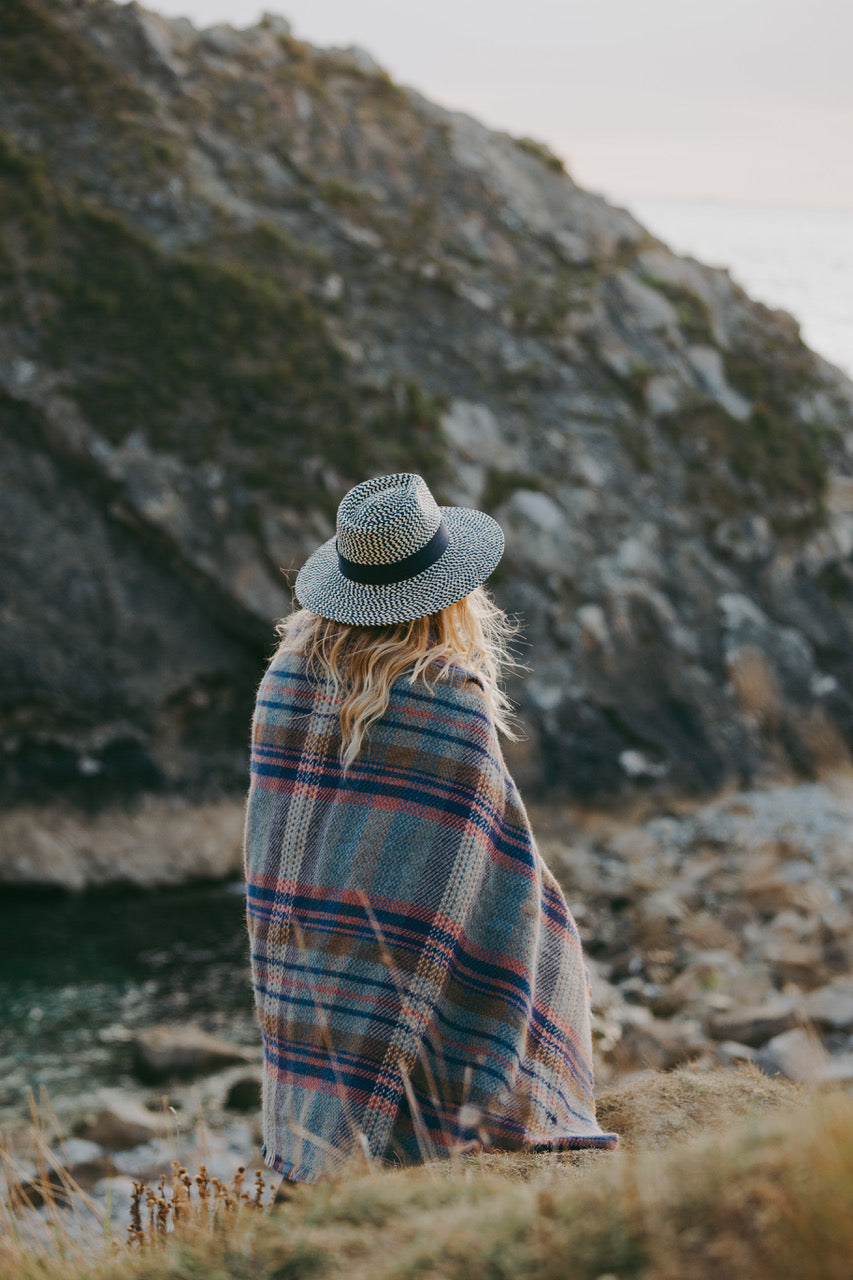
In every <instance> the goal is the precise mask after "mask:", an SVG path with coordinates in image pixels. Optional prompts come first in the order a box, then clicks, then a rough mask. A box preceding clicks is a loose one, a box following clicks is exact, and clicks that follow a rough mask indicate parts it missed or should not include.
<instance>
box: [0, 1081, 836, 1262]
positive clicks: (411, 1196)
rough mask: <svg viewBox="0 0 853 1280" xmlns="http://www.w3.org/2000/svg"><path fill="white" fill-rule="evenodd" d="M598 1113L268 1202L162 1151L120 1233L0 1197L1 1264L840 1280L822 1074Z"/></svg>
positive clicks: (667, 1088)
mask: <svg viewBox="0 0 853 1280" xmlns="http://www.w3.org/2000/svg"><path fill="white" fill-rule="evenodd" d="M598 1116H599V1120H600V1122H601V1123H602V1125H603V1127H605V1128H608V1129H611V1128H612V1129H615V1130H617V1131H619V1132H620V1133H621V1135H622V1144H621V1147H620V1148H619V1149H618V1150H617V1151H611V1152H601V1151H594V1150H584V1151H578V1152H572V1153H567V1154H564V1155H559V1156H553V1155H543V1154H536V1155H527V1156H525V1155H520V1154H508V1153H502V1154H489V1155H481V1156H473V1157H465V1158H460V1159H458V1160H455V1161H448V1162H446V1163H443V1164H440V1165H425V1166H422V1167H418V1168H414V1169H408V1170H396V1171H394V1170H387V1169H383V1170H379V1169H371V1168H367V1167H365V1166H364V1165H363V1164H358V1165H353V1166H352V1167H351V1168H350V1169H349V1170H347V1172H346V1174H345V1175H341V1176H339V1177H337V1178H335V1179H330V1180H329V1181H327V1182H325V1183H320V1184H317V1185H316V1186H313V1187H311V1186H305V1185H290V1184H288V1191H289V1196H288V1198H287V1199H286V1200H285V1201H284V1202H283V1203H279V1204H276V1205H275V1206H274V1207H272V1208H270V1207H269V1189H270V1187H269V1184H268V1183H267V1184H266V1187H265V1188H264V1189H262V1190H261V1191H260V1192H259V1193H256V1192H255V1188H254V1185H253V1184H252V1183H251V1180H248V1179H247V1180H246V1181H245V1183H244V1181H243V1176H242V1173H241V1172H240V1171H239V1170H238V1173H237V1174H236V1175H235V1179H234V1180H232V1181H231V1183H228V1184H220V1185H219V1187H216V1186H215V1185H214V1184H213V1182H212V1180H210V1179H206V1178H205V1175H204V1172H203V1171H201V1170H200V1171H199V1174H197V1175H195V1176H194V1177H193V1176H191V1175H189V1174H188V1173H187V1172H186V1171H181V1170H179V1169H177V1168H173V1169H172V1170H171V1171H170V1172H169V1173H168V1174H167V1176H166V1177H165V1178H164V1179H163V1185H162V1186H160V1187H157V1186H155V1187H153V1188H151V1189H150V1190H151V1192H152V1197H153V1200H152V1203H151V1217H150V1218H149V1217H148V1213H149V1207H148V1204H147V1203H146V1201H147V1200H148V1199H149V1197H148V1196H147V1191H146V1190H145V1189H140V1192H139V1195H138V1205H139V1212H138V1214H137V1215H135V1216H134V1215H132V1214H131V1215H130V1223H129V1225H130V1228H131V1230H130V1231H129V1233H128V1234H129V1237H130V1240H131V1245H130V1247H128V1245H127V1244H125V1243H124V1242H123V1241H122V1240H119V1239H116V1241H115V1242H114V1243H111V1242H110V1240H109V1238H108V1236H109V1233H106V1236H105V1233H104V1232H103V1230H102V1229H101V1236H100V1238H101V1240H104V1239H106V1248H104V1247H100V1248H98V1247H97V1245H96V1242H95V1241H94V1240H92V1241H91V1242H89V1243H88V1244H87V1243H85V1242H82V1241H81V1240H79V1239H78V1240H75V1239H73V1238H72V1237H71V1234H70V1233H69V1232H68V1231H67V1229H65V1228H64V1227H63V1215H62V1213H61V1212H59V1211H56V1213H53V1212H51V1213H48V1214H47V1215H46V1216H47V1218H48V1219H51V1218H52V1219H53V1221H54V1231H53V1233H52V1234H50V1233H49V1234H48V1235H47V1236H45V1238H44V1239H43V1240H42V1241H41V1243H39V1242H38V1241H36V1240H33V1239H32V1238H30V1237H29V1236H28V1233H27V1231H26V1227H25V1224H24V1223H23V1222H22V1219H25V1218H26V1217H27V1215H26V1214H21V1213H20V1212H18V1213H17V1214H15V1215H14V1216H13V1215H10V1213H9V1211H8V1210H6V1212H5V1217H6V1222H5V1224H4V1226H5V1232H4V1236H3V1239H2V1243H0V1264H2V1268H3V1275H4V1280H37V1278H41V1277H51V1278H52V1280H84V1278H85V1280H119V1278H121V1280H136V1278H139V1280H142V1277H145V1280H179V1278H180V1280H191V1278H193V1277H199V1280H201V1278H202V1277H204V1278H205V1280H208V1278H210V1280H244V1278H245V1280H248V1278H249V1277H252V1278H253V1280H300V1278H303V1277H304V1278H305V1280H308V1278H309V1277H315V1276H318V1277H319V1276H323V1277H337V1276H341V1277H344V1276H345V1277H347V1280H404V1278H405V1280H410V1278H413V1277H432V1278H433V1280H435V1278H437V1277H441V1278H442V1280H472V1278H473V1277H477V1278H478V1280H479V1277H483V1278H484V1280H557V1278H558V1277H563V1276H568V1275H571V1276H572V1277H573V1280H596V1278H597V1277H602V1276H604V1275H613V1276H618V1277H620V1278H621V1277H642V1278H643V1280H684V1277H688V1276H689V1277H690V1280H705V1277H707V1278H708V1280H712V1278H713V1280H716V1278H717V1277H719V1276H721V1275H723V1276H725V1277H726V1280H738V1278H740V1277H743V1278H744V1280H746V1278H748V1280H771V1278H772V1280H842V1277H844V1280H846V1277H847V1276H848V1275H849V1257H850V1253H851V1250H853V1099H851V1098H850V1097H848V1096H846V1095H844V1094H843V1093H842V1092H841V1091H840V1090H838V1089H837V1088H835V1089H831V1090H828V1091H826V1092H824V1093H811V1092H809V1091H807V1090H805V1089H804V1088H802V1087H800V1086H795V1085H792V1084H789V1083H787V1082H784V1081H781V1080H772V1079H768V1078H766V1077H764V1076H762V1075H761V1074H760V1073H759V1072H758V1071H757V1070H756V1069H755V1068H754V1067H752V1066H749V1065H747V1066H743V1067H741V1068H739V1069H737V1070H734V1071H726V1070H723V1069H718V1070H715V1071H710V1072H693V1071H691V1070H690V1069H689V1067H680V1068H678V1069H677V1070H675V1071H672V1072H667V1073H658V1074H654V1075H650V1076H644V1077H641V1078H639V1079H636V1080H634V1081H633V1082H631V1083H628V1084H626V1085H624V1086H622V1087H615V1088H612V1089H610V1090H607V1091H604V1092H602V1093H601V1094H600V1096H599V1100H598ZM276 1181H277V1179H275V1178H274V1179H273V1183H274V1182H276ZM265 1191H266V1194H264V1192H265ZM228 1201H230V1204H228V1203H226V1202H228ZM164 1206H165V1209H164ZM176 1207H177V1214H176V1212H175V1209H176ZM158 1223H159V1224H160V1226H158ZM161 1227H162V1229H161ZM63 1233H64V1234H63Z"/></svg>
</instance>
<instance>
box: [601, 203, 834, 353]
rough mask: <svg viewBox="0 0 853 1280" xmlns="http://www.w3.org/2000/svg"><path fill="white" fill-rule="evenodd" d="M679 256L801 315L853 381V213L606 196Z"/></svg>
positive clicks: (806, 331)
mask: <svg viewBox="0 0 853 1280" xmlns="http://www.w3.org/2000/svg"><path fill="white" fill-rule="evenodd" d="M608 198H609V199H610V200H611V201H612V202H613V203H617V204H620V205H622V206H623V207H624V208H626V209H629V210H630V211H631V213H633V214H634V216H635V217H636V218H638V219H639V221H640V222H642V224H643V225H644V226H645V227H647V228H648V230H649V231H651V232H652V233H653V234H654V235H656V236H659V237H660V239H661V240H663V241H665V242H666V243H667V244H668V245H669V246H670V248H671V249H673V250H674V251H675V252H676V253H680V254H688V255H691V256H693V257H695V258H698V259H699V260H700V261H701V262H704V263H706V264H707V265H709V266H715V267H726V268H728V270H729V271H730V272H731V275H732V278H733V279H734V280H736V281H737V283H738V284H739V285H741V286H742V287H743V288H744V289H745V290H746V291H747V293H748V294H750V296H751V297H753V298H755V299H756V300H757V301H758V302H763V303H765V305H767V306H769V307H774V308H777V307H780V308H782V309H784V310H785V311H789V312H790V313H791V314H792V315H793V316H795V317H796V319H797V321H798V322H799V325H800V331H801V333H802V336H803V340H804V342H806V343H807V344H808V345H809V346H810V347H812V348H813V349H814V350H815V351H816V352H818V354H819V355H821V356H823V357H824V358H825V359H826V360H829V361H831V362H832V363H833V364H835V365H838V367H839V368H841V369H843V370H844V372H845V373H846V374H847V375H848V376H849V377H853V209H849V210H848V209H820V208H806V207H794V206H790V207H789V206H781V205H759V204H736V203H734V202H729V201H723V200H710V199H708V200H677V199H649V198H646V197H642V198H631V197H619V198H616V197H613V196H610V197H608Z"/></svg>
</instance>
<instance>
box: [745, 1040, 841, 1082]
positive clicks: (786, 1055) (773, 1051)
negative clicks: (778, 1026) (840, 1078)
mask: <svg viewBox="0 0 853 1280" xmlns="http://www.w3.org/2000/svg"><path fill="white" fill-rule="evenodd" d="M754 1061H755V1063H756V1065H757V1066H759V1067H761V1069H762V1071H765V1072H767V1074H768V1075H783V1076H787V1078H788V1079H789V1080H797V1081H799V1082H801V1083H808V1082H813V1081H816V1080H818V1079H819V1078H820V1077H821V1076H822V1074H823V1072H824V1071H825V1070H826V1068H827V1067H828V1066H829V1055H828V1054H827V1052H826V1050H825V1049H824V1048H823V1046H822V1045H821V1043H820V1041H819V1040H818V1039H817V1037H816V1036H814V1035H813V1034H812V1033H810V1032H808V1031H806V1030H805V1029H804V1028H803V1027H794V1028H792V1029H791V1030H790V1031H785V1032H783V1033H782V1034H780V1035H777V1036H774V1037H773V1038H772V1040H770V1041H768V1043H767V1044H766V1045H765V1046H764V1048H763V1049H762V1050H761V1051H760V1052H759V1053H758V1054H756V1056H755V1059H754Z"/></svg>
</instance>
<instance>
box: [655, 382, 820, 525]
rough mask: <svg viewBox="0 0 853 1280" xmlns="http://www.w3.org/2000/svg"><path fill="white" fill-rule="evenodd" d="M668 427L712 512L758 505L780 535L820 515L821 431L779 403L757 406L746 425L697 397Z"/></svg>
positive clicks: (695, 495)
mask: <svg viewBox="0 0 853 1280" xmlns="http://www.w3.org/2000/svg"><path fill="white" fill-rule="evenodd" d="M662 425H663V428H664V430H665V432H666V434H667V435H668V436H669V437H670V439H671V440H673V441H674V442H675V443H677V444H678V445H679V447H680V448H681V450H682V452H683V454H684V457H685V461H686V464H687V469H688V487H689V492H690V497H691V500H692V501H694V502H695V503H696V504H697V505H698V506H700V507H701V508H702V509H703V510H705V511H706V513H707V514H708V515H709V516H710V515H718V516H719V515H724V516H731V515H736V514H738V513H739V512H741V511H753V510H755V506H756V503H757V502H760V503H762V504H763V506H764V511H765V514H766V515H767V518H768V520H769V521H770V523H771V525H772V526H773V528H774V529H775V531H776V532H777V533H778V534H785V533H789V532H794V533H796V532H802V531H804V530H805V529H808V528H809V527H811V526H813V525H815V524H816V523H818V521H819V520H820V519H821V517H822V513H823V499H824V494H825V490H826V484H827V464H826V458H825V454H824V442H823V433H822V431H821V429H820V428H819V427H818V426H812V425H807V424H804V423H800V422H796V421H794V419H793V417H792V414H791V412H790V410H786V409H784V408H782V407H781V406H779V404H778V402H776V401H774V403H773V404H767V403H762V402H756V403H754V405H753V409H752V413H751V415H750V417H749V419H748V420H747V421H746V422H741V421H739V420H737V419H735V418H733V417H732V416H731V415H730V414H728V413H727V412H726V410H725V409H723V408H722V406H720V405H718V404H716V403H715V402H713V401H710V400H704V399H703V400H697V401H696V402H694V403H693V404H690V405H686V406H685V407H684V408H683V409H680V410H678V411H677V412H676V413H674V414H670V415H669V416H667V417H666V418H664V419H662ZM792 507H793V508H794V509H796V510H797V512H798V514H797V516H796V517H794V518H792V517H791V516H790V514H789V513H790V510H791V509H792Z"/></svg>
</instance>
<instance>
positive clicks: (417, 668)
mask: <svg viewBox="0 0 853 1280" xmlns="http://www.w3.org/2000/svg"><path fill="white" fill-rule="evenodd" d="M517 630H518V624H517V623H516V622H515V621H514V620H513V619H511V618H509V617H508V616H507V614H506V613H504V611H503V609H500V608H499V607H498V606H497V605H496V604H495V602H494V600H493V599H492V597H491V596H490V595H489V593H488V592H487V591H486V589H485V588H484V587H477V588H476V589H475V590H474V591H472V592H471V593H470V595H467V596H465V597H464V599H462V600H457V601H456V603H455V604H451V605H448V607H447V608H446V609H441V610H439V611H438V612H437V613H431V614H428V615H427V616H426V617H423V618H414V619H413V620H412V621H411V622H398V623H394V624H391V625H389V626H369V627H360V626H349V625H347V624H346V623H342V622H332V621H330V620H329V619H328V618H321V617H318V615H317V614H316V613H312V612H311V611H310V609H302V608H296V609H295V610H294V612H293V613H292V614H290V616H289V617H288V618H285V619H284V620H283V621H281V622H280V623H279V624H278V626H277V627H276V634H277V635H278V637H279V641H280V643H279V646H278V652H279V653H293V654H299V655H301V656H304V657H307V659H308V661H309V665H310V667H311V668H312V669H313V672H314V673H315V674H318V675H324V676H326V677H327V678H328V679H329V680H331V682H332V685H333V687H334V689H335V692H336V693H337V692H343V694H344V702H343V706H342V707H341V760H342V762H343V765H344V768H345V769H346V768H348V767H349V766H350V765H351V764H352V762H353V761H354V760H355V758H356V757H357V755H358V753H359V752H360V750H361V748H362V746H363V744H364V740H365V737H366V736H367V732H368V730H369V728H370V726H371V725H372V724H373V723H374V722H375V721H376V720H379V719H380V718H381V717H382V716H383V715H384V714H385V711H386V710H387V708H388V702H389V699H390V696H391V686H392V684H393V683H394V681H395V680H396V679H397V678H398V677H399V676H401V675H402V674H403V673H404V672H408V673H409V674H410V678H411V679H412V680H421V681H423V682H424V684H426V685H427V687H429V688H430V689H434V688H435V685H436V683H437V682H438V681H440V680H445V679H447V678H448V677H449V675H450V673H451V670H452V666H453V665H456V666H459V667H462V668H464V670H466V671H468V672H470V673H471V674H472V675H477V676H479V677H480V679H481V680H482V682H483V688H484V693H485V702H486V706H487V708H488V711H489V714H490V715H491V717H492V721H493V723H494V725H495V727H496V728H497V729H498V731H499V732H500V733H503V734H504V735H505V736H506V737H507V738H510V739H511V740H512V741H515V740H516V739H517V738H518V734H517V733H516V731H515V728H514V727H513V723H512V703H511V702H510V700H509V698H508V697H507V696H506V694H505V693H504V691H503V688H502V679H503V675H504V672H505V671H506V670H507V669H508V668H510V667H520V666H521V665H522V664H521V663H519V662H517V661H516V659H515V658H513V657H512V656H511V654H510V650H509V641H510V639H511V638H512V636H513V635H515V633H516V632H517Z"/></svg>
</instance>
